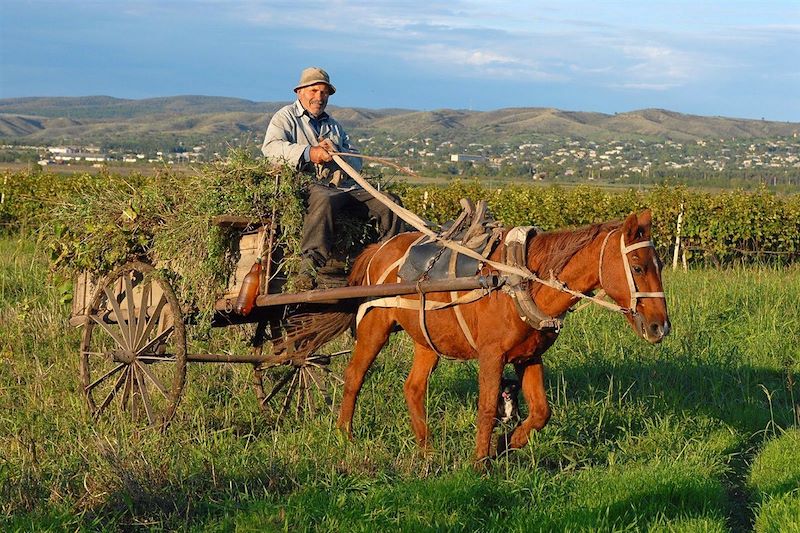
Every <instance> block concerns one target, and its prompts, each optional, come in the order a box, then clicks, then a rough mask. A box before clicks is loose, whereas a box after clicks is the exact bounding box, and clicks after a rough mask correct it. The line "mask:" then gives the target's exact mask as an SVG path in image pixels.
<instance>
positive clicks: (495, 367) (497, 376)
mask: <svg viewBox="0 0 800 533" xmlns="http://www.w3.org/2000/svg"><path fill="white" fill-rule="evenodd" d="M503 366H504V361H503V355H502V354H491V355H490V354H481V355H480V356H479V357H478V432H477V434H476V436H475V461H476V463H479V462H481V461H483V460H484V459H486V458H487V457H488V456H489V449H490V448H491V445H492V430H493V429H494V424H495V414H496V413H497V395H498V394H499V392H500V380H501V378H502V375H503Z"/></svg>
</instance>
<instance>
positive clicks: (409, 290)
mask: <svg viewBox="0 0 800 533" xmlns="http://www.w3.org/2000/svg"><path fill="white" fill-rule="evenodd" d="M502 281H505V280H504V278H501V277H499V276H472V277H463V278H454V279H442V280H431V281H421V282H419V283H383V284H381V285H356V286H351V287H335V288H333V289H316V290H313V291H305V292H296V293H285V294H264V295H261V296H259V297H258V298H256V303H255V307H269V306H273V305H289V304H299V303H335V302H338V301H340V300H350V299H353V298H378V297H383V296H399V295H402V294H415V293H418V292H422V293H426V294H427V293H430V292H450V291H468V290H472V289H494V288H496V287H498V286H500V285H501V283H502ZM232 308H233V305H232V301H230V300H227V299H225V300H218V301H217V302H216V304H215V305H214V310H215V311H232Z"/></svg>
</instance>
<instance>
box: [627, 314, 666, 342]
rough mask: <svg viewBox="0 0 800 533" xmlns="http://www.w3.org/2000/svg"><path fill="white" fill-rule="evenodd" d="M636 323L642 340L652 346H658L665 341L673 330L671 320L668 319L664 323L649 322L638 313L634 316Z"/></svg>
mask: <svg viewBox="0 0 800 533" xmlns="http://www.w3.org/2000/svg"><path fill="white" fill-rule="evenodd" d="M634 321H635V323H636V329H637V331H638V332H639V334H640V335H641V336H642V338H644V340H646V341H647V342H649V343H652V344H657V343H659V342H661V341H662V340H664V337H666V336H667V335H669V332H670V330H671V329H672V325H671V324H670V323H669V319H666V320H665V321H664V322H663V323H662V322H658V321H650V322H648V321H647V320H646V319H645V317H644V316H643V315H641V314H639V313H636V314H635V315H634Z"/></svg>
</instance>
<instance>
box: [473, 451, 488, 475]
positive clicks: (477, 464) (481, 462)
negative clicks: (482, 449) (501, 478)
mask: <svg viewBox="0 0 800 533" xmlns="http://www.w3.org/2000/svg"><path fill="white" fill-rule="evenodd" d="M472 468H473V469H474V470H475V471H476V472H477V473H479V474H487V475H488V474H489V473H490V472H491V471H492V458H491V457H489V456H488V455H487V456H486V457H480V458H478V459H475V461H474V462H473V463H472Z"/></svg>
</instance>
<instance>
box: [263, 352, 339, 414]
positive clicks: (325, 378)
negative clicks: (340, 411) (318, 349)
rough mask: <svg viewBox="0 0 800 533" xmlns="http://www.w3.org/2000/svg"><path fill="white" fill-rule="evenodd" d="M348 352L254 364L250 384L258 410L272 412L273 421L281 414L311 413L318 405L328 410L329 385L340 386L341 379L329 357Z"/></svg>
mask: <svg viewBox="0 0 800 533" xmlns="http://www.w3.org/2000/svg"><path fill="white" fill-rule="evenodd" d="M260 349H261V348H260V347H256V348H254V350H260ZM348 352H349V350H348V351H344V352H338V353H335V354H331V355H321V354H312V355H309V356H308V357H306V358H305V359H303V360H289V361H286V362H283V363H278V364H270V363H264V364H261V365H257V366H255V367H254V369H253V378H254V379H253V384H254V386H255V389H256V397H257V398H258V403H259V405H260V407H261V410H262V411H264V412H266V413H270V414H273V415H274V416H275V422H276V423H277V422H280V420H281V418H283V417H284V416H291V415H296V416H302V415H305V414H312V413H315V412H316V411H317V409H318V408H319V407H320V406H325V407H326V408H327V409H331V410H332V409H333V398H332V395H331V384H339V385H341V384H342V383H343V381H342V379H341V378H340V377H339V376H337V375H336V374H335V373H334V372H333V371H332V370H331V369H330V368H329V365H330V363H331V358H332V357H335V356H337V355H341V354H343V353H348ZM266 391H269V392H266Z"/></svg>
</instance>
